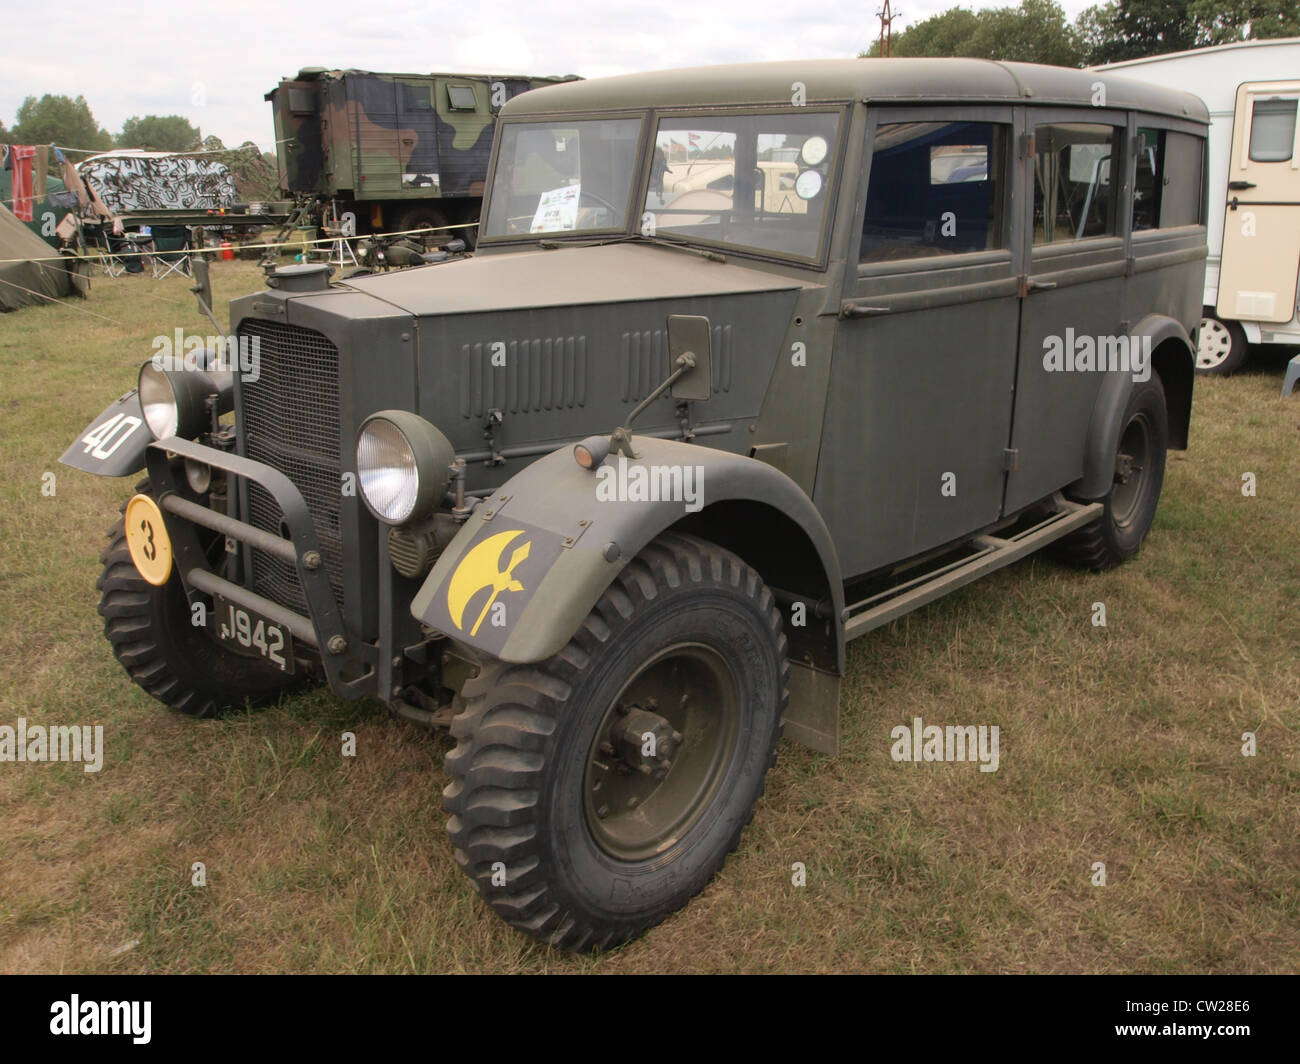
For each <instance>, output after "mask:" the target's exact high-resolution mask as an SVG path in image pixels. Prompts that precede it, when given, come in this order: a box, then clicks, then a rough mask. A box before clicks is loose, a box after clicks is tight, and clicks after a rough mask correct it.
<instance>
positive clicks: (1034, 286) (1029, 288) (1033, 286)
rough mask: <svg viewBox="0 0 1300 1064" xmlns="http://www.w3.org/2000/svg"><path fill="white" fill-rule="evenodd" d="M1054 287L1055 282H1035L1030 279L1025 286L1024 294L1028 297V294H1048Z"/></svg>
mask: <svg viewBox="0 0 1300 1064" xmlns="http://www.w3.org/2000/svg"><path fill="white" fill-rule="evenodd" d="M1055 287H1056V282H1055V281H1035V280H1032V279H1031V280H1030V281H1028V282H1027V283H1026V284H1025V294H1026V295H1028V294H1029V293H1030V292H1050V291H1051V290H1052V289H1053V288H1055Z"/></svg>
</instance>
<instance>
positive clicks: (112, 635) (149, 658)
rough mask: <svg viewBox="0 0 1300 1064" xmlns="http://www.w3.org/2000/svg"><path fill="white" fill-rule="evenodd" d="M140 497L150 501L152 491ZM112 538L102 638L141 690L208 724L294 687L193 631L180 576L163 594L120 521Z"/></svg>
mask: <svg viewBox="0 0 1300 1064" xmlns="http://www.w3.org/2000/svg"><path fill="white" fill-rule="evenodd" d="M139 490H140V491H142V492H145V493H146V494H147V493H148V484H147V483H145V484H141V485H139ZM123 510H125V506H124V507H123ZM108 538H109V544H108V546H107V547H106V548H105V550H104V553H103V554H102V555H101V556H100V561H101V562H102V563H103V566H104V570H103V572H102V573H101V575H100V577H99V581H98V583H97V584H96V586H97V587H98V588H99V590H100V592H101V597H100V600H99V612H100V615H101V616H102V617H103V618H104V636H105V638H107V639H108V641H109V643H111V644H112V647H113V654H114V656H115V657H116V658H117V660H118V661H119V662H121V664H122V667H123V668H124V669H126V671H127V675H129V676H130V677H131V679H132V680H134V681H135V682H136V683H137V684H139V685H140V687H142V688H144V690H145V691H147V692H148V693H149V694H151V695H152V696H153V697H154V698H156V699H158V701H160V702H163V703H165V704H166V705H168V706H170V707H171V708H172V709H176V710H180V711H181V712H182V713H188V714H189V715H190V716H194V717H211V716H215V715H216V714H218V713H219V712H221V711H222V710H225V709H233V708H238V707H240V706H243V705H244V704H245V702H251V703H252V704H254V705H256V704H259V703H262V702H267V701H270V700H272V699H274V698H275V697H276V695H278V694H280V693H281V692H282V691H284V690H286V689H288V688H289V687H291V686H293V679H292V677H286V676H285V675H284V673H282V672H280V671H279V670H278V669H275V668H272V667H270V666H268V665H265V664H263V663H262V662H260V661H257V660H255V659H252V658H245V657H241V656H239V655H237V654H232V653H230V652H228V651H226V650H223V649H222V648H221V647H219V646H218V645H217V644H216V643H215V642H214V641H213V640H212V639H211V637H209V635H208V634H207V631H206V630H205V629H204V628H203V627H200V626H196V625H195V624H194V623H193V615H192V614H191V611H190V604H189V601H188V599H187V598H186V595H185V589H184V587H183V585H182V584H181V580H180V577H179V576H178V575H176V574H175V573H173V574H172V577H171V579H170V580H168V581H167V583H166V584H164V585H163V586H162V587H156V586H154V585H153V584H150V583H149V582H147V581H146V580H145V579H144V578H143V577H142V576H141V575H140V573H139V572H138V571H137V569H136V567H135V563H134V562H133V561H132V560H131V551H130V549H129V548H128V547H127V543H126V529H125V527H124V524H123V519H122V518H118V521H117V523H116V524H115V525H114V526H113V528H112V530H111V531H110V532H109V534H108ZM219 546H220V544H219V543H218V547H219Z"/></svg>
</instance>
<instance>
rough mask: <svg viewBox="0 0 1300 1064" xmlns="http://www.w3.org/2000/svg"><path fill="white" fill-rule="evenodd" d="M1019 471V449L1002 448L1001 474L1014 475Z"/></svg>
mask: <svg viewBox="0 0 1300 1064" xmlns="http://www.w3.org/2000/svg"><path fill="white" fill-rule="evenodd" d="M1019 469H1020V448H1019V447H1003V448H1002V472H1004V473H1014V472H1016V471H1017V470H1019Z"/></svg>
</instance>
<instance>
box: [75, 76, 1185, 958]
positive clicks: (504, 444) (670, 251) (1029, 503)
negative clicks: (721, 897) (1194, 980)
mask: <svg viewBox="0 0 1300 1064" xmlns="http://www.w3.org/2000/svg"><path fill="white" fill-rule="evenodd" d="M1103 90H1104V92H1103ZM1102 95H1104V102H1099V97H1100V96H1102ZM1206 123H1207V114H1206V110H1205V108H1204V106H1203V105H1202V104H1201V102H1200V101H1199V100H1198V99H1196V98H1195V97H1193V96H1190V95H1187V94H1183V93H1178V92H1173V91H1170V90H1165V89H1159V88H1155V87H1152V86H1147V85H1140V84H1137V83H1129V82H1125V81H1123V80H1121V79H1119V78H1115V79H1110V78H1106V77H1104V76H1102V77H1099V76H1098V75H1097V74H1092V73H1089V74H1085V73H1081V72H1079V71H1071V70H1063V69H1057V68H1052V67H1038V66H1031V65H1021V64H1015V63H995V62H987V61H982V60H965V59H945V60H938V59H934V60H924V59H887V60H846V61H837V60H827V61H815V62H782V63H764V64H756V65H742V66H733V67H723V68H705V69H698V70H674V71H667V72H662V73H649V74H641V75H635V76H627V77H617V78H609V79H604V80H592V81H586V82H578V83H573V84H568V85H559V86H554V87H551V88H546V89H539V90H537V91H536V92H530V93H527V94H525V95H522V96H519V97H517V98H515V99H513V100H511V101H510V103H509V104H507V105H506V107H505V108H504V109H503V112H502V114H501V118H500V121H499V123H498V129H497V135H496V142H495V147H494V155H493V163H492V168H491V176H490V177H489V180H488V184H487V191H486V194H485V195H486V211H485V215H484V220H483V223H482V227H483V232H482V237H481V240H480V243H479V248H478V251H477V253H476V254H475V255H474V256H472V257H469V258H462V259H460V260H455V261H450V262H446V263H444V264H442V265H436V266H428V267H415V268H412V269H408V270H403V271H400V272H397V273H391V274H387V275H383V276H373V277H365V278H359V279H354V280H352V281H350V282H348V283H346V284H340V283H335V284H332V285H331V284H330V283H329V281H328V279H327V274H326V272H325V268H324V267H323V266H296V267H284V268H281V269H279V270H278V271H277V272H276V273H275V274H274V275H272V276H271V277H270V279H269V283H270V285H271V287H270V288H269V289H268V290H267V291H264V292H261V293H258V294H254V295H250V296H247V297H244V298H242V299H239V300H237V301H235V302H233V303H232V304H231V312H230V317H231V328H232V333H233V336H234V337H235V338H237V339H238V340H239V341H240V342H241V343H249V344H256V345H260V366H259V368H258V372H257V373H256V374H255V375H253V374H249V373H247V372H233V371H215V370H212V371H203V370H202V369H201V368H199V369H193V370H176V369H174V368H168V367H161V368H160V367H159V366H157V365H155V364H153V363H146V364H145V365H144V366H143V368H142V369H141V371H140V377H139V390H138V394H136V395H132V396H129V397H128V398H127V399H125V400H124V401H123V402H122V403H121V404H115V406H113V407H110V409H109V410H108V411H107V412H106V413H105V414H104V415H102V416H101V417H100V418H99V419H97V420H96V421H95V422H94V423H93V424H92V427H91V429H90V430H89V431H88V432H87V434H86V435H85V436H84V437H83V438H82V439H81V440H79V441H77V442H76V443H75V444H74V445H73V446H72V447H71V448H70V449H69V452H68V454H67V455H65V460H66V461H68V462H70V463H72V464H76V465H78V466H80V467H82V468H86V469H91V470H94V471H96V472H101V473H105V474H110V475H125V474H127V473H131V472H134V471H135V470H136V469H138V468H139V467H140V466H141V465H144V466H147V469H148V478H149V479H148V481H147V482H146V484H145V486H143V487H141V488H140V489H139V491H138V493H137V494H136V495H135V496H134V497H132V498H131V499H130V501H129V502H128V503H127V504H126V507H125V516H124V520H122V521H119V522H118V523H117V524H116V526H115V528H114V530H113V532H112V538H111V542H110V543H109V546H108V548H107V550H106V551H105V553H104V556H103V561H104V572H103V577H102V579H101V581H100V588H101V590H102V596H103V597H102V599H101V603H100V611H101V613H102V614H103V616H104V618H105V633H106V635H107V637H108V640H109V642H110V643H111V644H112V646H113V649H114V652H115V653H116V654H117V656H118V658H119V660H120V661H121V662H122V664H123V665H124V666H125V668H126V671H127V672H128V674H129V675H130V676H131V678H132V679H134V680H135V681H136V682H137V683H138V684H139V685H140V686H142V687H143V688H144V689H145V690H146V691H148V692H149V693H150V694H152V695H154V696H155V697H156V698H158V699H159V700H161V701H162V702H164V703H166V704H167V705H169V706H173V707H175V708H177V709H179V710H182V711H184V712H186V713H191V714H194V715H197V716H206V715H209V714H213V713H216V712H218V711H220V710H222V709H225V708H228V707H237V706H241V705H243V704H244V703H245V702H256V701H260V700H265V699H268V698H272V697H274V696H275V695H277V694H278V693H279V692H281V691H284V690H286V689H288V688H290V687H292V686H294V685H297V684H303V683H315V682H320V681H322V680H324V681H326V682H328V683H329V685H330V687H331V688H332V689H333V690H334V691H335V692H337V693H338V694H339V695H341V696H344V697H348V698H358V697H370V698H377V699H380V700H382V701H384V702H385V703H386V704H387V705H388V706H389V707H390V708H391V709H392V710H393V711H394V712H396V713H398V714H400V715H402V716H403V717H406V718H409V719H412V720H415V721H419V722H421V723H422V724H424V725H427V726H430V727H434V726H444V727H450V730H451V734H452V736H454V738H455V740H456V746H455V748H454V749H453V750H452V751H451V752H450V753H449V754H448V755H447V759H446V768H447V773H448V775H449V776H450V783H449V784H448V786H447V787H446V790H445V791H444V805H445V807H446V809H447V810H448V812H449V813H450V814H451V816H450V819H449V821H448V822H447V828H448V831H449V833H450V836H451V841H452V845H453V848H454V851H455V855H456V860H457V861H458V862H459V863H460V865H461V866H462V868H463V869H464V871H465V872H466V874H467V875H468V876H469V877H470V879H471V881H472V882H473V884H474V886H475V887H476V888H477V889H478V890H479V891H480V892H481V893H482V895H483V897H484V898H485V899H486V900H487V902H488V904H490V905H491V906H492V908H493V909H495V910H496V911H497V912H498V913H499V914H500V915H501V916H503V917H504V918H505V919H506V920H507V921H508V922H509V923H510V924H512V925H513V926H515V927H517V928H520V929H522V930H523V931H526V932H527V933H529V934H531V935H534V936H536V937H538V938H540V939H542V940H544V941H546V942H549V943H552V944H554V945H557V946H561V947H565V948H568V949H573V950H589V949H596V948H608V947H611V946H614V945H616V944H618V943H621V942H624V941H626V940H628V939H629V938H631V937H632V936H634V935H636V934H638V933H640V932H641V931H643V930H645V929H646V928H648V927H650V926H652V925H654V924H655V923H657V922H659V921H661V920H662V919H664V917H665V916H667V915H668V914H669V913H671V912H673V911H674V910H675V909H677V908H679V907H681V906H682V905H684V904H685V903H686V902H687V901H688V900H689V899H690V898H691V897H692V896H693V895H694V894H696V893H697V892H698V891H700V890H701V889H703V888H704V886H705V885H706V884H707V883H708V882H709V879H710V877H712V875H713V874H714V873H715V872H716V871H717V870H718V869H719V868H720V867H721V865H722V863H723V861H724V860H725V859H726V856H727V854H728V853H729V852H730V851H731V850H732V849H733V848H734V847H735V846H736V845H737V843H738V840H739V839H740V836H741V832H742V829H743V828H744V826H745V824H746V823H747V822H748V821H749V820H750V818H751V816H752V815H753V812H754V807H755V802H756V801H757V799H758V797H759V796H760V794H761V793H762V791H763V788H764V780H765V777H766V774H767V770H768V767H769V766H770V765H771V763H772V761H773V759H774V757H775V756H776V752H777V743H778V740H779V739H780V737H781V736H782V734H783V731H784V734H785V735H786V736H788V737H789V738H790V739H792V740H794V741H797V742H800V743H804V744H807V745H809V746H811V747H813V748H814V749H817V750H820V751H823V752H826V753H834V752H835V751H836V749H837V743H838V719H839V714H840V713H841V712H847V713H860V712H862V711H863V707H861V706H857V705H843V706H842V705H841V698H840V685H841V680H842V678H843V676H844V673H845V653H846V643H847V641H848V640H850V639H852V638H855V637H857V636H861V635H863V634H865V633H867V632H869V631H871V630H872V629H874V628H876V627H878V626H880V625H883V624H887V623H888V622H890V621H892V620H894V619H895V618H897V617H900V616H902V615H903V614H905V613H907V612H908V611H909V610H913V609H916V608H917V607H918V606H921V605H923V604H925V603H928V602H931V601H933V600H934V599H936V598H938V597H939V596H941V595H943V594H945V593H946V592H949V591H951V590H953V589H954V588H958V587H961V586H964V585H966V584H968V583H970V582H971V581H973V580H975V579H976V578H978V577H980V576H982V575H984V574H987V573H989V572H991V571H993V570H995V569H997V568H999V567H1001V566H1004V565H1006V564H1008V563H1010V562H1013V561H1015V560H1016V559H1018V558H1022V557H1024V556H1026V555H1027V554H1029V553H1030V552H1032V551H1035V550H1037V549H1039V548H1040V547H1044V546H1048V545H1051V546H1052V547H1053V549H1054V550H1055V551H1056V552H1057V553H1058V554H1059V555H1060V556H1062V557H1063V558H1065V559H1066V560H1068V561H1071V562H1074V563H1076V564H1078V565H1080V566H1083V567H1086V568H1090V569H1104V568H1106V567H1109V566H1113V565H1116V564H1118V563H1120V562H1122V561H1124V560H1125V559H1128V558H1130V557H1132V556H1133V555H1134V554H1135V553H1136V552H1137V551H1138V549H1139V545H1140V544H1141V543H1142V541H1143V539H1144V537H1145V536H1146V534H1147V531H1148V529H1149V528H1150V526H1151V522H1152V517H1153V515H1154V513H1155V509H1156V505H1157V500H1158V498H1159V495H1160V490H1161V485H1162V481H1163V475H1164V466H1165V452H1166V449H1167V448H1168V447H1174V448H1185V447H1186V446H1187V440H1188V426H1189V419H1190V410H1191V396H1192V383H1193V375H1194V371H1193V364H1194V348H1193V344H1192V341H1191V332H1192V330H1193V329H1194V328H1195V327H1196V324H1197V322H1198V321H1199V319H1200V316H1201V303H1200V299H1201V285H1202V282H1203V271H1204V266H1205V254H1206V230H1205V196H1204V188H1205V185H1204V180H1203V178H1204V173H1203V170H1204V166H1203V161H1202V160H1203V158H1204V142H1205V132H1206ZM1149 149H1151V150H1152V151H1153V154H1154V160H1155V170H1156V174H1157V175H1158V176H1157V181H1156V187H1157V188H1159V189H1160V194H1159V197H1158V201H1157V202H1155V203H1151V202H1142V201H1138V202H1136V203H1135V198H1134V189H1135V181H1134V173H1135V166H1136V158H1137V155H1138V153H1139V152H1143V153H1146V152H1147V151H1148V150H1149ZM954 156H960V158H959V159H955V158H954ZM694 162H698V163H699V165H698V166H693V165H692V164H693V163H694ZM764 162H770V163H772V164H773V165H771V166H764V165H763V164H764ZM791 165H792V166H793V167H794V171H795V172H794V174H793V178H792V180H790V181H789V182H788V183H789V184H790V185H791V186H792V190H791V189H788V188H786V187H784V186H785V184H786V181H785V179H784V178H783V177H782V176H781V172H780V168H781V167H787V166H791ZM692 169H693V170H696V171H700V172H707V174H708V175H709V176H708V180H707V181H706V182H704V183H703V185H701V184H699V183H698V182H696V181H695V180H694V177H695V176H698V174H694V175H693V174H691V173H688V171H690V170H692ZM773 171H777V173H776V176H775V177H773V176H772V172H773ZM671 174H676V175H679V176H680V179H681V182H682V187H681V189H680V190H678V189H675V188H674V180H673V178H672V177H671V176H669V175H671ZM787 176H788V175H787ZM790 191H793V193H794V195H795V196H796V197H797V198H798V200H799V201H800V203H799V207H798V208H797V209H795V208H794V207H793V204H792V203H791V202H790V201H789V197H788V193H789V192H790ZM241 357H242V355H241ZM244 368H245V367H241V369H244ZM142 404H143V405H142ZM231 410H233V411H234V415H235V416H234V418H233V421H232V419H230V418H229V417H228V416H226V415H227V412H228V411H231ZM142 422H143V423H144V424H145V425H146V426H147V429H148V432H147V433H146V432H144V431H140V430H139V426H140V424H141V423H142ZM126 424H130V426H131V427H130V428H129V429H123V428H122V427H121V426H123V425H126ZM150 437H152V438H150ZM146 440H148V442H147V444H146ZM354 489H355V490H354ZM200 607H201V608H200ZM195 619H198V621H200V622H202V623H200V624H197V625H196V624H194V623H192V621H194V620H195Z"/></svg>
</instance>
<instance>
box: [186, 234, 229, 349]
mask: <svg viewBox="0 0 1300 1064" xmlns="http://www.w3.org/2000/svg"><path fill="white" fill-rule="evenodd" d="M190 273H191V275H192V276H193V279H194V283H193V284H192V285H190V291H191V292H193V293H194V295H195V296H196V297H197V298H198V301H199V311H200V313H202V314H204V315H206V317H207V319H208V321H210V322H212V324H213V325H215V326H216V327H217V332H218V333H219V334H220V335H221V336H225V335H226V330H225V329H223V328H222V327H221V322H219V321H217V316H216V315H215V314H213V313H212V276H211V275H210V274H209V273H208V259H207V256H206V255H203V254H198V255H191V256H190Z"/></svg>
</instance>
